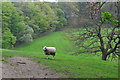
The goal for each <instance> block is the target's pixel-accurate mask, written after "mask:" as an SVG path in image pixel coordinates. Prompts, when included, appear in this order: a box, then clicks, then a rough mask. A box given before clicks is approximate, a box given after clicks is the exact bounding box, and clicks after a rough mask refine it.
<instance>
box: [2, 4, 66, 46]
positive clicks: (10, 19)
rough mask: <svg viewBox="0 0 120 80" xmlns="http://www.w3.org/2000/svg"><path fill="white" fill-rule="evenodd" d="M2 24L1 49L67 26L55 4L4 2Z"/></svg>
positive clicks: (60, 10) (29, 40) (62, 14)
mask: <svg viewBox="0 0 120 80" xmlns="http://www.w3.org/2000/svg"><path fill="white" fill-rule="evenodd" d="M53 6H54V7H53ZM2 24H3V25H2V30H3V31H2V34H3V39H2V45H3V46H2V47H3V48H12V47H14V45H15V44H21V43H28V42H31V41H32V40H33V38H37V37H39V35H40V34H42V33H44V32H47V31H54V30H59V29H60V28H62V27H64V26H65V25H67V19H66V18H65V14H64V11H63V10H62V9H61V8H59V7H56V3H44V2H37V3H32V2H26V3H24V2H14V3H11V2H4V3H3V5H2Z"/></svg>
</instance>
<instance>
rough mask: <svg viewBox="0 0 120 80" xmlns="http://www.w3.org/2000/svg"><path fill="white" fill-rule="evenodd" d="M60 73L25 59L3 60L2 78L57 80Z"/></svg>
mask: <svg viewBox="0 0 120 80" xmlns="http://www.w3.org/2000/svg"><path fill="white" fill-rule="evenodd" d="M61 76H62V77H63V74H62V73H55V72H52V71H51V70H50V69H49V67H47V66H44V65H41V64H38V63H36V62H33V61H31V60H30V58H25V57H12V58H7V59H4V60H3V64H2V78H59V77H61Z"/></svg>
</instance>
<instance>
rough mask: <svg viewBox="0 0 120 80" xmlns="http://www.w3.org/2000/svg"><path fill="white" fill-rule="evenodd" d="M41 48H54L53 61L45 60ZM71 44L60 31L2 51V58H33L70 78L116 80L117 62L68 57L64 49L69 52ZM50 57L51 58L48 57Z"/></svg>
mask: <svg viewBox="0 0 120 80" xmlns="http://www.w3.org/2000/svg"><path fill="white" fill-rule="evenodd" d="M42 46H55V47H56V48H57V55H56V56H55V60H51V59H49V60H47V59H45V55H44V54H43V51H42ZM71 46H72V45H71V44H70V43H69V42H68V41H67V40H65V39H64V37H63V34H62V31H61V32H54V33H52V34H49V35H46V36H43V37H41V38H39V39H36V40H34V41H33V42H32V43H30V44H26V45H22V46H20V47H18V48H16V50H15V51H14V50H13V51H12V50H11V51H9V50H3V56H11V55H17V56H27V57H35V59H34V60H35V61H37V62H38V63H41V64H44V65H48V66H50V68H51V69H52V70H54V71H56V72H64V73H65V74H66V75H69V77H71V78H117V77H118V64H117V62H110V61H102V60H101V59H100V56H99V57H98V56H93V55H91V54H80V55H79V56H73V55H69V53H68V52H67V50H66V49H65V48H68V49H69V50H70V51H71ZM50 57H51V56H50Z"/></svg>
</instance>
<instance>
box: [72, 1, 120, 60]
mask: <svg viewBox="0 0 120 80" xmlns="http://www.w3.org/2000/svg"><path fill="white" fill-rule="evenodd" d="M105 4H106V3H105V2H103V3H100V2H94V3H90V6H89V8H90V18H91V20H92V24H93V26H88V25H87V24H86V25H85V26H84V27H83V28H80V29H77V30H74V32H73V33H71V34H72V36H71V40H74V42H75V45H76V46H77V47H78V48H79V51H78V52H76V53H77V54H80V53H88V52H91V53H102V60H106V59H107V56H108V55H110V54H117V55H118V56H120V52H119V49H120V2H115V3H112V4H114V5H115V7H116V12H115V14H111V13H110V12H102V9H103V8H104V6H105ZM103 5H104V6H103ZM86 23H87V22H86Z"/></svg>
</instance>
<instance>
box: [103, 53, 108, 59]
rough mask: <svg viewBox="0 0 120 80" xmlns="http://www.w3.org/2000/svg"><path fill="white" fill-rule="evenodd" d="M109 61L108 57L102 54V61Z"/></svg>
mask: <svg viewBox="0 0 120 80" xmlns="http://www.w3.org/2000/svg"><path fill="white" fill-rule="evenodd" d="M106 59H107V55H106V54H105V53H103V54H102V60H105V61H106Z"/></svg>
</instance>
